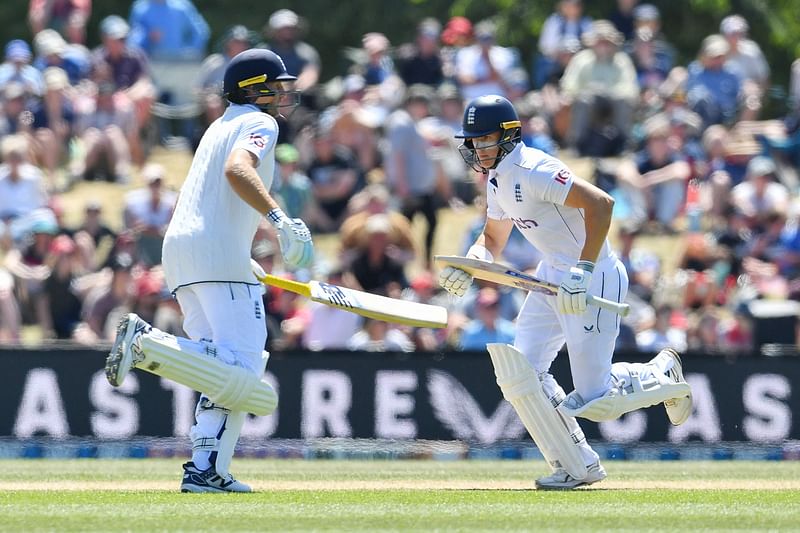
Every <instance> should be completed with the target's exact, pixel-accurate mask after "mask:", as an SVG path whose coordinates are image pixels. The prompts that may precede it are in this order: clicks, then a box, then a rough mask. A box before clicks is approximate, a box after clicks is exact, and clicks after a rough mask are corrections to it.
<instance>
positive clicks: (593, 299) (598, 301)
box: [586, 294, 631, 317]
mask: <svg viewBox="0 0 800 533" xmlns="http://www.w3.org/2000/svg"><path fill="white" fill-rule="evenodd" d="M586 303H588V304H589V305H596V306H597V307H599V308H601V309H605V310H606V311H611V312H612V313H616V314H618V315H619V316H622V317H625V316H628V313H630V312H631V306H630V305H628V304H626V303H617V302H613V301H611V300H606V299H605V298H600V297H599V296H592V295H591V294H589V295H587V296H586Z"/></svg>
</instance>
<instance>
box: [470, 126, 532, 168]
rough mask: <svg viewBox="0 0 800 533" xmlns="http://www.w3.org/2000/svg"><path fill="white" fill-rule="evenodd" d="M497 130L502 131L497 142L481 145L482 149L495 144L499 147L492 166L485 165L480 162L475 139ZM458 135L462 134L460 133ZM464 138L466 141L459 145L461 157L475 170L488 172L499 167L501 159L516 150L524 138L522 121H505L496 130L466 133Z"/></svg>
mask: <svg viewBox="0 0 800 533" xmlns="http://www.w3.org/2000/svg"><path fill="white" fill-rule="evenodd" d="M495 131H499V132H501V134H500V139H499V140H498V141H497V142H496V143H495V144H488V145H482V146H481V147H480V149H481V150H486V149H487V148H493V147H495V146H497V147H498V148H499V150H498V152H497V156H496V157H495V159H494V163H492V166H490V167H484V166H483V165H481V164H480V163H481V159H480V157H478V151H477V148H475V143H474V142H473V139H474V138H476V137H483V136H484V135H489V134H491V133H494V132H495ZM458 137H461V136H460V135H459V136H458ZM463 139H464V142H463V143H462V144H461V145H460V146H459V147H458V151H459V153H461V157H462V158H463V159H464V162H465V163H466V164H467V165H468V166H469V167H471V168H472V169H473V170H474V171H476V172H482V173H483V174H486V173H488V172H489V170H491V169H493V168H497V165H498V164H499V163H500V161H502V160H503V158H504V157H505V156H507V155H508V154H510V153H511V152H513V151H514V148H515V147H516V146H517V144H518V143H519V142H520V140H521V139H522V123H521V122H520V121H519V120H511V121H508V122H503V123H502V124H500V127H499V128H497V129H496V130H494V131H488V132H481V133H479V134H465V135H463Z"/></svg>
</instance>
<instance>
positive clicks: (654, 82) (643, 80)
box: [630, 28, 672, 91]
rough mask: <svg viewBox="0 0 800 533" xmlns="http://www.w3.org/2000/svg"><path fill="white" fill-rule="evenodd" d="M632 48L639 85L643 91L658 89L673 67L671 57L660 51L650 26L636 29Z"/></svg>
mask: <svg viewBox="0 0 800 533" xmlns="http://www.w3.org/2000/svg"><path fill="white" fill-rule="evenodd" d="M630 48H631V52H630V53H631V57H632V59H633V64H634V66H635V67H636V77H637V80H638V82H639V87H640V88H641V89H642V90H643V91H644V90H656V89H657V88H658V87H660V86H661V84H662V83H663V82H664V80H666V79H667V76H668V75H669V72H670V70H671V69H672V60H671V58H670V57H669V56H668V55H666V54H659V53H658V50H657V49H656V41H655V35H653V32H652V31H651V30H650V28H639V29H638V30H636V34H635V36H634V38H633V39H632V44H631V47H630Z"/></svg>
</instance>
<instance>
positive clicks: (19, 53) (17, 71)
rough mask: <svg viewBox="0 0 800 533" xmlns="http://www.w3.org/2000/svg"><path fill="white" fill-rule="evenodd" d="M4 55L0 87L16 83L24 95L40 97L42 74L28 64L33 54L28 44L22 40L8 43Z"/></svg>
mask: <svg viewBox="0 0 800 533" xmlns="http://www.w3.org/2000/svg"><path fill="white" fill-rule="evenodd" d="M5 53H6V55H5V62H4V63H3V64H2V65H0V87H5V86H7V85H8V84H9V83H11V82H18V83H20V84H22V86H23V87H24V92H25V94H26V95H32V96H42V94H43V93H44V79H43V78H42V73H41V72H39V71H38V70H37V69H36V67H34V66H32V65H31V64H30V62H31V59H32V58H33V53H32V52H31V47H30V46H28V43H26V42H25V41H23V40H22V39H14V40H13V41H9V42H8V44H6V51H5Z"/></svg>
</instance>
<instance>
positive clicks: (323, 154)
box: [307, 127, 361, 232]
mask: <svg viewBox="0 0 800 533" xmlns="http://www.w3.org/2000/svg"><path fill="white" fill-rule="evenodd" d="M313 145H314V154H313V159H312V161H311V164H310V165H309V167H308V170H307V174H308V177H309V178H311V183H312V185H313V191H314V198H315V199H316V201H317V203H318V204H319V206H320V208H321V209H322V214H321V216H320V219H321V220H318V221H317V223H318V224H319V228H318V229H319V230H320V231H324V232H332V231H335V230H336V229H337V228H338V227H339V224H340V223H341V221H342V220H343V219H344V215H345V211H346V209H347V203H348V201H349V200H350V198H351V197H352V196H353V194H355V193H356V192H357V191H358V190H359V189H360V188H361V180H360V169H359V168H358V164H357V163H356V162H355V161H354V160H353V157H352V156H351V154H350V152H349V151H348V150H346V149H345V148H343V147H341V146H339V145H337V144H335V141H334V139H333V137H332V135H331V133H330V132H329V131H326V130H325V129H324V128H323V127H318V128H317V129H316V130H315V131H314V141H313Z"/></svg>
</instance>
